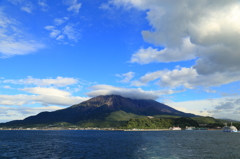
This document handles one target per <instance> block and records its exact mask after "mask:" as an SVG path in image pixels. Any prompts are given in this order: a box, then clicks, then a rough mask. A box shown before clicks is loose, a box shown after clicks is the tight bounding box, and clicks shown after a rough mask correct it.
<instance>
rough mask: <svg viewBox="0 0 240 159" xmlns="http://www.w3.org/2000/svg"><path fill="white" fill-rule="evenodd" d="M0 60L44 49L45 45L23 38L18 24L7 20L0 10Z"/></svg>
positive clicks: (9, 19)
mask: <svg viewBox="0 0 240 159" xmlns="http://www.w3.org/2000/svg"><path fill="white" fill-rule="evenodd" d="M0 28H1V29H0V58H8V57H12V56H15V55H26V54H30V53H33V52H37V51H38V50H39V49H43V48H45V45H44V44H42V43H39V42H36V41H34V40H32V39H26V38H24V37H25V36H23V35H25V34H27V33H24V32H23V31H22V30H21V29H20V28H21V24H20V22H18V21H16V20H15V19H12V18H9V17H8V16H7V15H6V14H4V13H3V12H2V11H1V10H0Z"/></svg>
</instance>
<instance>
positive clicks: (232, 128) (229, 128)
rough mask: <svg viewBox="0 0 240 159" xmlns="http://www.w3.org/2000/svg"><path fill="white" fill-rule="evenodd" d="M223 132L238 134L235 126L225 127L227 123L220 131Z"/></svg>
mask: <svg viewBox="0 0 240 159" xmlns="http://www.w3.org/2000/svg"><path fill="white" fill-rule="evenodd" d="M222 131H223V132H238V130H237V128H236V127H235V126H232V123H231V126H227V123H225V126H224V127H223V129H222Z"/></svg>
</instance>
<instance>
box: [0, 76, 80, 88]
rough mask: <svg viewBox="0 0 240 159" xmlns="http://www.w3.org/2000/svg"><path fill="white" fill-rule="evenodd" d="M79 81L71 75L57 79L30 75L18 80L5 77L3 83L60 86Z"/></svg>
mask: <svg viewBox="0 0 240 159" xmlns="http://www.w3.org/2000/svg"><path fill="white" fill-rule="evenodd" d="M78 82H79V80H78V79H75V78H69V77H60V76H58V77H57V78H56V79H52V78H49V79H38V78H33V77H31V76H28V78H26V79H18V80H13V79H5V80H3V83H12V84H25V85H30V84H34V85H37V86H58V87H64V86H67V85H73V84H77V83H78Z"/></svg>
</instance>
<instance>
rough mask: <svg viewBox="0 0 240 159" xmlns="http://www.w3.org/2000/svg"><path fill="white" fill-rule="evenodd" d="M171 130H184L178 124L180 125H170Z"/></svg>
mask: <svg viewBox="0 0 240 159" xmlns="http://www.w3.org/2000/svg"><path fill="white" fill-rule="evenodd" d="M169 130H182V129H181V128H180V127H179V126H178V127H170V128H169Z"/></svg>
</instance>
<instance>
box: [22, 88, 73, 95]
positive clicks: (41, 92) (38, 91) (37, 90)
mask: <svg viewBox="0 0 240 159" xmlns="http://www.w3.org/2000/svg"><path fill="white" fill-rule="evenodd" d="M21 90H22V91H25V92H29V93H33V94H39V95H46V96H58V97H68V96H70V95H71V94H70V93H69V92H66V91H62V90H59V89H56V88H42V87H32V88H23V89H21Z"/></svg>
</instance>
